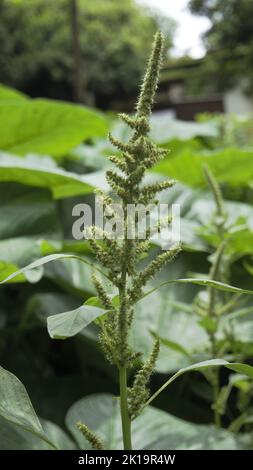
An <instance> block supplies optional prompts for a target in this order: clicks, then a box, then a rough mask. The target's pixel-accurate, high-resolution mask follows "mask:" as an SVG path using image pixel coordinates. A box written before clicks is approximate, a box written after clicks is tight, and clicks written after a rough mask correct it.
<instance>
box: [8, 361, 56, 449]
mask: <svg viewBox="0 0 253 470" xmlns="http://www.w3.org/2000/svg"><path fill="white" fill-rule="evenodd" d="M0 416H2V417H3V418H4V419H6V420H7V421H10V422H11V423H13V424H16V425H18V426H20V427H21V428H22V429H24V430H26V431H29V432H31V433H32V434H34V435H36V436H37V437H39V438H40V439H42V440H43V441H45V442H47V443H48V444H50V445H51V446H52V447H54V448H55V445H54V444H53V443H52V442H51V441H50V440H49V439H48V437H47V436H46V434H45V432H44V430H43V428H42V425H41V423H40V421H39V418H38V416H37V415H36V413H35V411H34V409H33V406H32V403H31V401H30V398H29V396H28V394H27V391H26V389H25V387H24V385H23V384H22V382H20V380H19V379H18V378H17V377H16V376H15V375H13V374H12V373H11V372H9V371H8V370H5V369H4V368H3V367H0Z"/></svg>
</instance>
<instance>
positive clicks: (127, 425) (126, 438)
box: [119, 366, 132, 450]
mask: <svg viewBox="0 0 253 470" xmlns="http://www.w3.org/2000/svg"><path fill="white" fill-rule="evenodd" d="M119 382H120V411H121V425H122V434H123V443H124V450H131V449H132V442H131V420H130V416H129V413H128V405H127V370H126V367H125V366H120V367H119Z"/></svg>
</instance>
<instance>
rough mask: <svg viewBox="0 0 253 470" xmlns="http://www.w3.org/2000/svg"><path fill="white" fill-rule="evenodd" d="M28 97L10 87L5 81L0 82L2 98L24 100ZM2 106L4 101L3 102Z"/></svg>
mask: <svg viewBox="0 0 253 470" xmlns="http://www.w3.org/2000/svg"><path fill="white" fill-rule="evenodd" d="M27 98H28V97H27V96H26V95H25V94H24V93H21V91H18V90H15V89H14V88H10V87H8V86H6V85H4V84H3V83H0V100H1V101H2V100H24V99H27ZM1 106H2V103H1Z"/></svg>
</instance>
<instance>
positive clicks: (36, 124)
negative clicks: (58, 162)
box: [0, 99, 107, 157]
mask: <svg viewBox="0 0 253 470" xmlns="http://www.w3.org/2000/svg"><path fill="white" fill-rule="evenodd" d="M0 122H1V137H0V148H1V149H2V150H7V151H9V152H11V153H16V154H19V155H25V154H27V153H30V152H34V153H38V154H42V155H47V154H49V155H52V156H55V157H59V156H62V155H65V154H66V153H67V152H68V151H69V150H70V149H72V148H73V147H75V146H76V145H78V144H80V143H81V142H82V141H84V140H85V139H88V138H94V137H98V136H104V135H106V132H107V122H106V119H105V118H104V116H103V115H102V114H101V113H99V112H98V111H94V110H92V109H89V108H86V107H84V106H79V105H74V104H70V103H63V102H60V101H53V100H47V99H35V100H24V99H23V100H18V101H16V100H9V101H8V102H4V101H2V102H1V106H0Z"/></svg>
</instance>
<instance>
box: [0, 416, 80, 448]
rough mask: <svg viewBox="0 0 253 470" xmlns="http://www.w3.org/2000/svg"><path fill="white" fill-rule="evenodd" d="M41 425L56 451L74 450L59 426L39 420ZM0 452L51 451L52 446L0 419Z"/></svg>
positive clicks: (70, 441)
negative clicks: (54, 445)
mask: <svg viewBox="0 0 253 470" xmlns="http://www.w3.org/2000/svg"><path fill="white" fill-rule="evenodd" d="M41 424H42V426H43V429H44V430H45V432H46V434H47V436H48V437H49V439H50V440H52V442H54V443H55V444H56V446H57V448H58V449H61V450H74V449H76V446H75V444H74V443H73V441H72V440H71V439H70V437H69V436H68V435H67V434H66V433H65V432H64V431H63V430H62V429H61V428H60V427H59V426H57V425H56V424H54V423H52V422H50V421H44V420H41ZM0 450H52V446H51V445H49V444H47V443H46V442H45V441H42V440H41V439H40V438H38V437H37V436H35V435H34V434H31V433H30V432H28V431H25V430H24V429H22V428H21V427H19V426H16V425H14V424H13V423H10V422H8V421H6V420H4V419H3V418H0Z"/></svg>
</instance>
